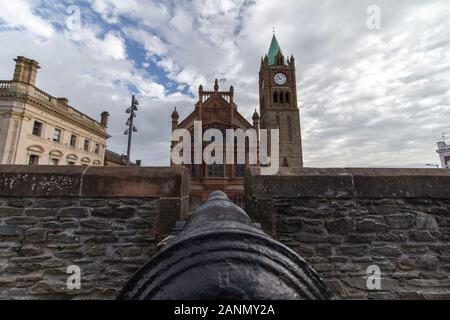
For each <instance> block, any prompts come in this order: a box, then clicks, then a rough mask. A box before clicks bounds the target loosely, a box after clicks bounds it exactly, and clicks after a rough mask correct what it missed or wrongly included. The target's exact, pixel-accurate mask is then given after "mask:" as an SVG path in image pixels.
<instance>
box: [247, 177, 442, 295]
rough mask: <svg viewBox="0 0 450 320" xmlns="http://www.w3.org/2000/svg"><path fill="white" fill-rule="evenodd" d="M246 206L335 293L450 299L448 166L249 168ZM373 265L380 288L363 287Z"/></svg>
mask: <svg viewBox="0 0 450 320" xmlns="http://www.w3.org/2000/svg"><path fill="white" fill-rule="evenodd" d="M246 208H247V211H248V212H249V214H250V215H251V216H252V218H253V219H255V220H257V221H259V222H261V223H262V225H263V227H264V229H265V230H266V231H267V232H269V233H271V234H272V235H273V236H274V237H275V238H277V239H278V240H280V241H281V242H283V243H285V244H286V245H287V246H289V247H291V248H293V249H294V250H295V251H297V252H298V253H299V254H300V255H301V256H303V257H304V258H305V260H306V261H307V262H309V263H310V264H311V265H312V266H313V267H314V268H315V269H316V270H317V271H318V272H319V273H320V274H321V276H322V277H323V278H324V280H325V281H326V283H327V284H328V285H329V287H330V289H331V291H332V292H333V294H334V296H335V298H337V299H366V298H369V299H408V298H414V299H422V298H425V299H439V298H445V299H450V277H449V275H450V242H449V240H450V171H448V170H399V169H296V170H295V169H283V170H282V171H281V174H280V176H272V177H269V176H261V175H259V172H258V170H257V169H254V170H252V171H251V172H250V175H249V176H248V177H247V182H246ZM372 265H377V266H378V267H379V268H380V270H381V275H382V280H381V290H369V289H368V288H367V284H366V283H367V268H368V267H369V266H372Z"/></svg>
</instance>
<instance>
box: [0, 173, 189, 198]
mask: <svg viewBox="0 0 450 320" xmlns="http://www.w3.org/2000/svg"><path fill="white" fill-rule="evenodd" d="M189 180H190V177H189V172H188V170H187V169H185V168H182V167H173V168H169V167H130V168H127V167H80V166H16V165H0V196H2V197H84V198H89V197H95V198H116V197H130V198H182V197H185V196H188V195H189V184H190V182H189Z"/></svg>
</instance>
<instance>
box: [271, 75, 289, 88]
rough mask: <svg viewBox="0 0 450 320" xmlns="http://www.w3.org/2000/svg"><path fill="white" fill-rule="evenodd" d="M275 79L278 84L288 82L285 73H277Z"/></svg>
mask: <svg viewBox="0 0 450 320" xmlns="http://www.w3.org/2000/svg"><path fill="white" fill-rule="evenodd" d="M273 80H275V83H276V84H278V85H282V84H285V83H286V76H285V75H284V74H283V73H277V74H275V76H274V77H273Z"/></svg>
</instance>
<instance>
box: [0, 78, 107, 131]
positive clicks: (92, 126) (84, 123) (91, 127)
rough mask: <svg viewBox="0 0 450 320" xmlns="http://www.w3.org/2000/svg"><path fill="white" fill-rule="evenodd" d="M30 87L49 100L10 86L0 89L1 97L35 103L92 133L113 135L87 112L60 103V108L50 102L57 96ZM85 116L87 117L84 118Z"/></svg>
mask: <svg viewBox="0 0 450 320" xmlns="http://www.w3.org/2000/svg"><path fill="white" fill-rule="evenodd" d="M27 86H29V85H27ZM29 87H32V88H33V89H34V90H36V91H35V92H36V94H37V95H39V94H40V95H42V96H43V97H48V99H49V101H48V102H47V101H45V100H44V99H43V98H41V97H33V96H32V95H30V93H29V92H28V91H27V92H26V93H20V92H18V91H17V90H11V89H9V88H8V89H9V90H0V98H6V99H10V100H18V101H20V102H23V103H25V104H30V105H33V106H35V107H37V108H39V109H41V110H42V111H45V112H49V113H52V114H53V115H56V116H58V117H60V118H62V119H64V120H65V121H68V122H71V123H73V124H74V125H76V126H79V127H82V128H83V129H85V130H87V131H90V132H91V133H94V134H97V135H99V136H101V137H102V138H104V139H108V138H110V137H111V136H110V135H109V134H107V133H106V130H105V129H102V128H100V127H101V124H100V123H99V122H98V121H96V120H94V119H92V118H90V117H89V116H87V115H86V114H84V113H82V112H80V111H78V110H76V109H75V108H73V107H71V106H68V105H67V106H62V105H60V104H58V105H57V106H58V108H56V106H55V105H54V104H53V103H51V102H50V101H51V100H52V99H54V100H56V99H55V98H53V97H51V96H50V95H48V94H46V93H45V92H43V91H41V90H39V89H37V88H35V87H33V86H29ZM63 108H67V110H64V109H63ZM71 109H72V110H73V113H71V112H70V111H68V110H71ZM74 114H79V116H80V117H81V118H77V117H75V116H74ZM22 116H23V115H22ZM83 117H85V119H83ZM89 122H91V123H89ZM97 126H98V127H97Z"/></svg>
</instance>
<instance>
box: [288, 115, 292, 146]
mask: <svg viewBox="0 0 450 320" xmlns="http://www.w3.org/2000/svg"><path fill="white" fill-rule="evenodd" d="M287 125H288V138H289V141H290V142H292V120H291V116H288V117H287Z"/></svg>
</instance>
